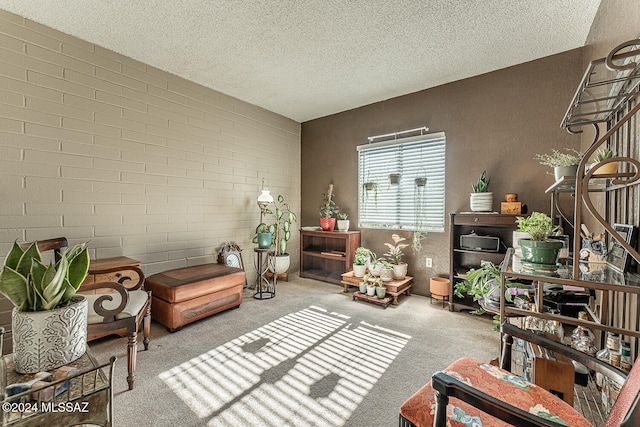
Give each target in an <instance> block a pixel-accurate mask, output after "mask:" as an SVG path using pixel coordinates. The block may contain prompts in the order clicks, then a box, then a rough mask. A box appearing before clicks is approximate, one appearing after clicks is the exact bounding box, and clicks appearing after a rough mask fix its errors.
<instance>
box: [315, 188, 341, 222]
mask: <svg viewBox="0 0 640 427" xmlns="http://www.w3.org/2000/svg"><path fill="white" fill-rule="evenodd" d="M333 196H335V194H334V193H333V184H329V190H328V191H327V192H326V193H323V194H322V198H323V201H324V202H323V203H322V205H320V227H321V228H322V230H324V231H332V230H333V228H334V227H335V226H336V219H335V218H334V217H333V215H337V214H338V212H339V209H338V207H337V206H336V202H335V201H334V200H333Z"/></svg>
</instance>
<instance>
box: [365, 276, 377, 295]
mask: <svg viewBox="0 0 640 427" xmlns="http://www.w3.org/2000/svg"><path fill="white" fill-rule="evenodd" d="M378 281H380V278H379V277H376V278H374V279H373V281H367V295H368V296H370V297H372V296H374V295H375V294H376V284H377V283H378Z"/></svg>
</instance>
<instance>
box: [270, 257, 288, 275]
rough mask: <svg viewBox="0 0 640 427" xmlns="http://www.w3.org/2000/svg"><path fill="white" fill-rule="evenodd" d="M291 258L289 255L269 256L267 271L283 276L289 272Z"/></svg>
mask: <svg viewBox="0 0 640 427" xmlns="http://www.w3.org/2000/svg"><path fill="white" fill-rule="evenodd" d="M290 265H291V257H290V256H289V254H284V255H278V256H274V255H271V254H269V271H270V272H272V273H276V274H284V273H286V272H287V271H288V270H289V266H290Z"/></svg>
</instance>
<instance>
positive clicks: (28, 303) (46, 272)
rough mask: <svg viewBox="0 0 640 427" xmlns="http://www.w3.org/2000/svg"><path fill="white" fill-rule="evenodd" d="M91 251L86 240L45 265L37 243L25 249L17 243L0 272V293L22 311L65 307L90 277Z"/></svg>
mask: <svg viewBox="0 0 640 427" xmlns="http://www.w3.org/2000/svg"><path fill="white" fill-rule="evenodd" d="M89 262H90V261H89V253H88V252H87V248H86V247H85V244H84V243H81V244H78V245H76V246H74V247H72V248H71V249H69V250H67V251H65V252H64V253H62V256H61V258H60V260H59V261H58V262H56V263H55V264H53V263H49V265H45V264H44V263H43V262H42V255H41V254H40V251H39V250H38V245H37V243H33V244H31V245H30V246H29V247H28V248H27V249H26V250H23V249H22V248H21V247H20V245H18V243H17V242H14V244H13V247H12V248H11V251H10V252H9V255H7V258H6V259H5V261H4V267H3V269H2V272H1V273H0V293H2V294H3V295H4V296H6V297H7V298H8V299H9V300H10V301H11V302H12V303H13V305H14V306H15V307H16V308H17V309H18V310H19V311H45V310H52V309H54V308H56V307H62V306H65V305H67V304H68V303H69V301H70V300H71V298H72V297H73V296H74V295H75V293H76V291H77V290H78V288H79V287H80V285H81V284H82V282H83V281H84V279H85V278H86V277H87V273H88V271H89Z"/></svg>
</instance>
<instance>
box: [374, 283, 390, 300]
mask: <svg viewBox="0 0 640 427" xmlns="http://www.w3.org/2000/svg"><path fill="white" fill-rule="evenodd" d="M376 296H377V297H378V298H380V299H383V298H384V297H385V296H387V287H386V286H385V285H384V283H382V279H380V278H377V279H376Z"/></svg>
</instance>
